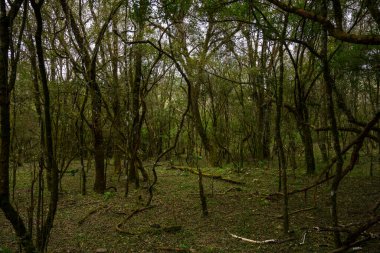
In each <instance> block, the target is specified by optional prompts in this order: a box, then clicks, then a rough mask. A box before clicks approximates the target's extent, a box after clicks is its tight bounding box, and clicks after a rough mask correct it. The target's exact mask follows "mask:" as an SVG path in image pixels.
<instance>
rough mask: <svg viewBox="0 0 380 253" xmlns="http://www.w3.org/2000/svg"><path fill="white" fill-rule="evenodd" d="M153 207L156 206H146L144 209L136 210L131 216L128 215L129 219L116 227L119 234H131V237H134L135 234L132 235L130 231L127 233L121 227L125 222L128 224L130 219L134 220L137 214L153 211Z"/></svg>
mask: <svg viewBox="0 0 380 253" xmlns="http://www.w3.org/2000/svg"><path fill="white" fill-rule="evenodd" d="M153 207H155V206H146V207H143V208H140V209H136V210H134V211H133V212H132V213H131V214H130V215H128V217H127V218H125V219H124V220H123V221H121V222H120V223H119V224H117V225H116V231H117V232H119V233H123V234H130V235H133V233H130V232H128V231H125V230H123V229H122V228H121V227H122V226H123V224H124V223H125V222H127V221H128V220H129V219H130V218H132V217H133V216H135V215H136V214H138V213H141V212H143V211H145V210H148V209H152V208H153Z"/></svg>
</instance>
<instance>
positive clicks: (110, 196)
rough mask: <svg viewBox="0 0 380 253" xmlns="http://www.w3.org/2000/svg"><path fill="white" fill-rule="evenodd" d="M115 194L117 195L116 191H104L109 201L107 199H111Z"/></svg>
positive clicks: (105, 198)
mask: <svg viewBox="0 0 380 253" xmlns="http://www.w3.org/2000/svg"><path fill="white" fill-rule="evenodd" d="M114 196H115V192H111V191H106V192H104V195H103V198H104V200H106V201H107V200H109V199H111V198H112V197H114Z"/></svg>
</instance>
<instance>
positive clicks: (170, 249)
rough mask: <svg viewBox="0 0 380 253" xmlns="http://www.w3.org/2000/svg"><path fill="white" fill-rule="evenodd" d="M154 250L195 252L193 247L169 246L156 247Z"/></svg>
mask: <svg viewBox="0 0 380 253" xmlns="http://www.w3.org/2000/svg"><path fill="white" fill-rule="evenodd" d="M156 250H159V251H169V252H196V251H195V250H193V249H182V248H170V247H156Z"/></svg>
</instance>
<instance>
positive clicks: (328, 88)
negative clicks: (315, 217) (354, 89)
mask: <svg viewBox="0 0 380 253" xmlns="http://www.w3.org/2000/svg"><path fill="white" fill-rule="evenodd" d="M322 15H323V16H325V17H326V16H327V0H324V1H323V4H322ZM322 32H323V34H322V51H321V56H322V64H323V66H322V68H323V78H324V82H325V92H326V95H327V110H328V111H327V113H328V118H329V121H330V124H331V133H332V138H333V144H334V151H335V155H336V157H337V162H336V173H335V177H334V180H333V182H332V185H331V194H330V200H331V219H332V226H333V227H338V226H339V219H338V206H337V191H338V188H339V183H340V180H341V176H342V168H343V157H342V152H341V146H340V140H339V132H338V127H337V121H336V116H335V108H334V101H333V86H334V80H333V78H332V77H331V73H330V66H329V62H328V31H327V29H326V28H325V27H324V28H323V31H322ZM334 241H335V246H336V247H340V246H341V245H342V241H341V237H340V232H339V231H334Z"/></svg>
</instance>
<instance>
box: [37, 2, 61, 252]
mask: <svg viewBox="0 0 380 253" xmlns="http://www.w3.org/2000/svg"><path fill="white" fill-rule="evenodd" d="M31 4H32V7H33V9H34V14H35V18H36V21H37V29H36V34H35V42H36V53H37V59H38V67H39V70H40V79H41V83H42V90H43V95H44V116H45V133H44V134H45V137H46V149H47V150H46V154H47V171H48V173H49V172H50V178H48V180H50V181H48V186H49V188H50V189H49V190H50V202H49V211H48V214H47V217H46V221H45V223H44V225H43V226H42V231H41V232H42V234H41V235H37V237H38V239H37V248H38V250H40V251H41V252H42V251H45V250H46V249H47V244H48V240H49V236H50V231H51V229H52V228H53V223H54V217H55V213H56V210H57V203H58V167H57V163H56V160H55V157H54V150H53V138H52V125H51V115H50V94H49V87H48V80H47V74H46V68H45V59H44V52H43V47H42V30H43V19H42V15H41V9H42V6H43V4H44V0H40V1H39V2H38V3H36V2H35V0H31Z"/></svg>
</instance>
